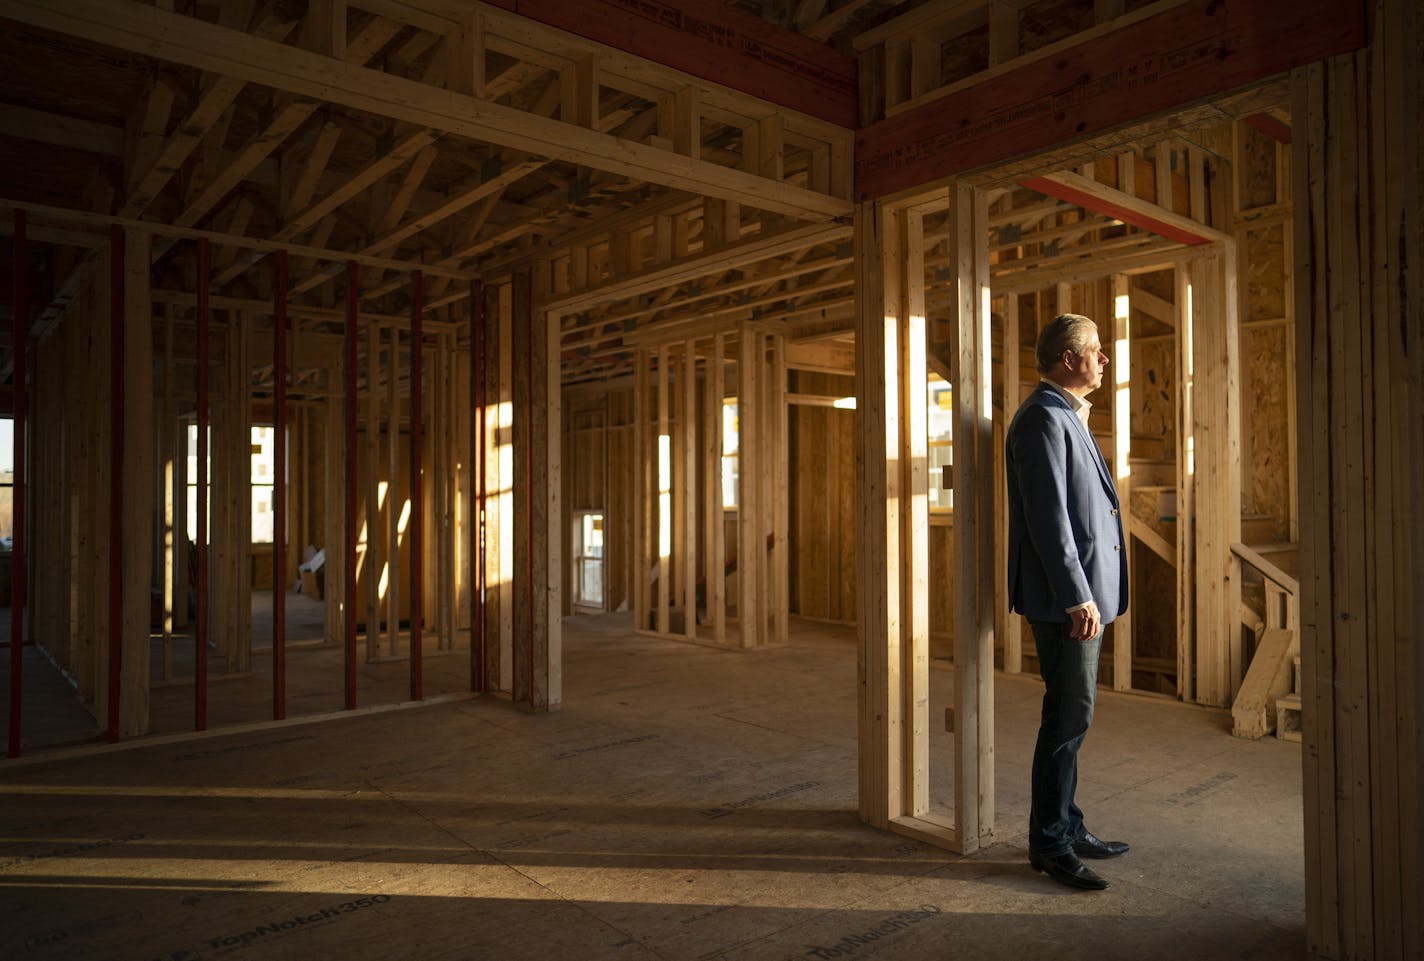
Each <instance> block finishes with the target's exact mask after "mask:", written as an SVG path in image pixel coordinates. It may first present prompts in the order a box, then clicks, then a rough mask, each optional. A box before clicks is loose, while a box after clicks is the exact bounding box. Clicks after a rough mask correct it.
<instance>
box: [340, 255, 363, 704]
mask: <svg viewBox="0 0 1424 961" xmlns="http://www.w3.org/2000/svg"><path fill="white" fill-rule="evenodd" d="M359 269H360V268H359V267H358V266H357V264H356V261H354V260H348V261H346V551H345V555H346V556H345V558H344V562H345V566H346V577H345V586H346V591H345V594H346V597H345V602H344V607H345V610H344V611H343V614H344V615H345V617H344V619H343V620H344V628H345V635H346V709H347V710H348V711H349V710H353V709H354V708H355V707H356V521H357V518H358V508H359V504H358V503H357V501H356V324H357V315H356V308H357V306H358V304H359V299H358V298H359V285H358V283H357V281H358V280H359V276H360V275H359Z"/></svg>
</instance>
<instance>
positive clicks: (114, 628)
mask: <svg viewBox="0 0 1424 961" xmlns="http://www.w3.org/2000/svg"><path fill="white" fill-rule="evenodd" d="M109 364H110V367H109V370H110V375H109V717H108V723H109V732H108V737H109V740H110V741H111V742H112V741H117V740H118V739H119V697H120V694H121V685H120V680H121V676H122V671H123V639H124V510H123V506H124V228H122V227H120V226H119V225H118V224H114V225H113V226H112V227H110V228H109ZM12 640H13V639H12Z"/></svg>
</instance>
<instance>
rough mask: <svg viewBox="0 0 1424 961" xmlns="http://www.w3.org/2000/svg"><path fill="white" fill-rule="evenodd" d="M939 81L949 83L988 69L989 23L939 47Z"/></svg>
mask: <svg viewBox="0 0 1424 961" xmlns="http://www.w3.org/2000/svg"><path fill="white" fill-rule="evenodd" d="M939 67H940V74H941V82H942V83H943V84H946V85H947V84H951V83H955V82H957V81H960V80H963V79H964V78H965V77H968V76H971V75H972V74H976V73H979V72H980V71H983V70H987V69H989V25H988V24H987V23H985V24H983V25H982V26H979V27H975V28H974V29H973V30H970V31H968V32H966V33H962V34H960V35H959V36H957V37H954V38H953V39H951V40H948V41H946V42H945V44H944V46H942V47H941V48H940V58H939Z"/></svg>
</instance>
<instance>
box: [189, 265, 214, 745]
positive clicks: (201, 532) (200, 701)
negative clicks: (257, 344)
mask: <svg viewBox="0 0 1424 961" xmlns="http://www.w3.org/2000/svg"><path fill="white" fill-rule="evenodd" d="M211 284H212V246H211V245H210V244H209V243H208V239H207V238H206V237H203V238H201V239H199V241H198V344H197V353H198V384H197V389H198V476H197V478H196V481H197V490H198V494H197V498H196V500H197V505H198V508H197V515H198V517H197V528H198V529H197V531H196V532H195V534H196V543H195V544H194V549H195V550H196V551H197V552H198V623H197V624H195V625H194V626H193V638H194V656H193V727H194V728H195V729H196V730H199V731H206V730H207V729H208V508H209V504H210V503H211V501H212V498H211V496H210V492H209V491H208V324H209V323H210V322H211V317H210V316H209V308H208V293H209V289H210V287H211Z"/></svg>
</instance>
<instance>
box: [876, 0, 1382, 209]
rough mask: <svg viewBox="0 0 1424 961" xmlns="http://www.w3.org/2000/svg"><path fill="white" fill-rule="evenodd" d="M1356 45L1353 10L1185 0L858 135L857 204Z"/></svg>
mask: <svg viewBox="0 0 1424 961" xmlns="http://www.w3.org/2000/svg"><path fill="white" fill-rule="evenodd" d="M1364 42H1365V14H1364V8H1363V7H1362V6H1361V5H1358V4H1347V3H1336V2H1333V0H1302V2H1300V3H1296V4H1290V5H1286V6H1281V5H1280V4H1278V3H1274V2H1272V0H1233V2H1230V3H1225V4H1223V3H1222V2H1221V0H1191V2H1188V3H1185V4H1182V5H1181V6H1178V7H1173V8H1172V9H1170V10H1166V11H1163V12H1161V13H1158V14H1155V15H1153V16H1149V17H1146V18H1144V19H1141V20H1137V21H1135V22H1133V23H1130V24H1127V25H1125V26H1123V27H1120V28H1119V29H1116V30H1113V31H1111V32H1108V33H1105V34H1102V35H1098V36H1095V37H1093V38H1092V39H1089V40H1086V41H1084V42H1082V43H1079V44H1076V45H1073V46H1071V47H1069V48H1068V49H1066V50H1060V51H1057V52H1054V53H1052V55H1051V56H1039V57H1036V58H1034V59H1032V60H1029V61H1027V62H1025V63H1023V64H1022V65H1021V66H1018V67H1014V68H1012V69H1009V70H1007V71H1005V72H1001V73H998V74H996V75H994V76H993V77H992V78H991V79H985V80H983V81H981V82H979V83H976V84H972V85H970V86H967V87H957V88H954V89H953V90H952V92H950V93H948V94H946V95H944V96H941V97H938V98H936V99H934V100H931V101H929V102H926V103H923V104H921V105H919V106H917V107H915V108H913V109H910V110H907V111H905V112H904V113H901V114H898V115H896V116H893V117H890V118H889V119H886V120H883V121H881V122H879V123H877V124H874V125H873V126H870V127H865V128H862V129H861V130H860V131H858V132H857V134H856V185H855V191H856V197H857V199H860V200H865V199H869V198H873V197H886V196H889V195H892V194H895V193H897V192H900V191H903V190H906V189H908V188H911V187H916V186H919V185H923V184H927V183H933V182H937V181H940V180H942V179H944V178H946V177H950V176H953V175H955V174H959V173H964V172H966V171H969V170H973V169H977V168H980V167H984V166H987V165H990V164H994V163H999V162H1003V161H1006V160H1009V159H1012V158H1015V157H1019V156H1024V155H1027V154H1030V153H1032V152H1034V151H1036V150H1040V149H1042V148H1045V147H1048V146H1051V145H1054V144H1061V143H1066V142H1069V141H1073V140H1077V139H1079V138H1081V137H1085V136H1089V135H1092V134H1096V133H1101V132H1103V131H1106V130H1109V129H1111V128H1113V127H1117V126H1120V125H1122V124H1127V123H1131V122H1132V121H1134V120H1138V119H1141V118H1143V117H1146V116H1149V115H1150V114H1153V113H1157V112H1159V111H1163V110H1167V109H1170V108H1172V107H1176V106H1179V105H1181V104H1183V103H1188V102H1191V101H1196V100H1201V99H1204V98H1207V97H1211V96H1215V95H1217V94H1222V93H1226V92H1227V91H1230V90H1234V89H1236V88H1238V87H1242V86H1244V85H1246V84H1250V83H1252V82H1254V81H1258V80H1262V79H1264V78H1266V77H1269V76H1272V75H1274V74H1277V73H1280V72H1281V71H1283V70H1287V69H1289V68H1291V67H1294V66H1298V65H1300V64H1305V63H1310V62H1312V61H1315V60H1319V59H1321V58H1323V57H1327V56H1331V55H1333V54H1339V53H1345V52H1348V51H1350V50H1355V49H1358V48H1359V47H1360V46H1361V45H1363V44H1364Z"/></svg>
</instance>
